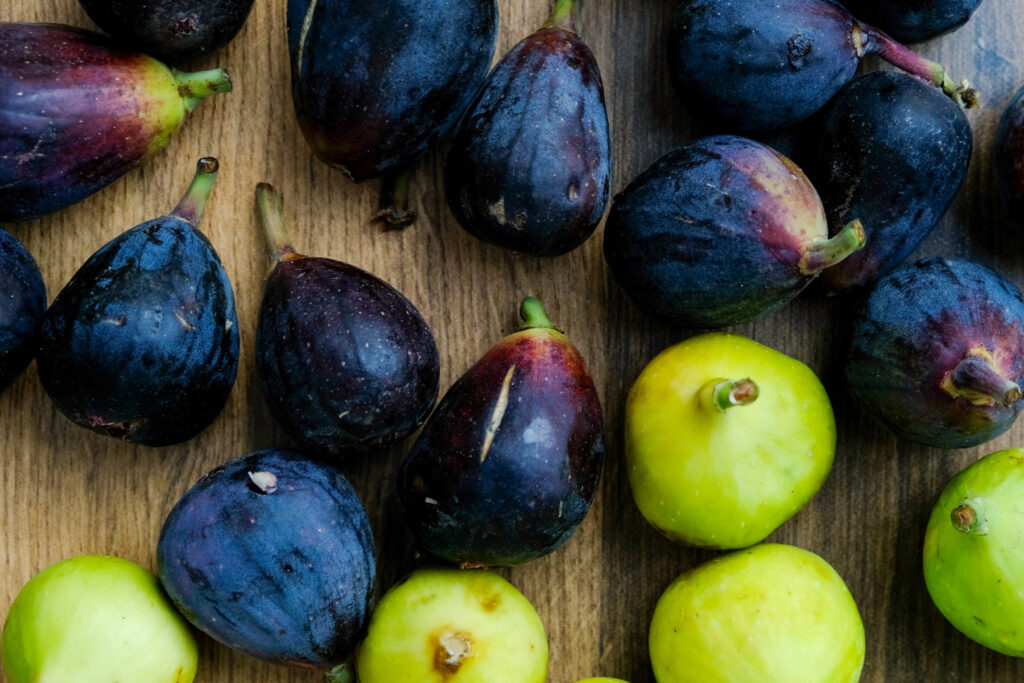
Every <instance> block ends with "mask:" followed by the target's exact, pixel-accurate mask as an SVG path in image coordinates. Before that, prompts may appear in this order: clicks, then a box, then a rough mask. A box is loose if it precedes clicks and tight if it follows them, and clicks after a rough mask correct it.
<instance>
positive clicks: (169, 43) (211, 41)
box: [78, 0, 253, 62]
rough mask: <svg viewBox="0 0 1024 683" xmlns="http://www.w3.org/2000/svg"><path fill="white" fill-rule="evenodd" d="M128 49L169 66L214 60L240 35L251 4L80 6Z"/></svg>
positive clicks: (230, 0)
mask: <svg viewBox="0 0 1024 683" xmlns="http://www.w3.org/2000/svg"><path fill="white" fill-rule="evenodd" d="M78 1H79V3H81V5H82V8H83V9H85V11H86V13H87V14H88V15H89V18H90V19H92V20H93V21H95V22H96V24H97V25H98V26H99V27H100V28H101V29H103V30H104V31H106V32H107V33H109V34H110V35H112V36H114V37H115V38H117V39H118V40H120V41H123V42H124V43H125V44H127V45H132V46H133V47H135V48H137V49H139V50H143V51H145V52H146V53H148V54H151V55H156V56H157V57H160V58H161V59H167V60H170V61H172V62H173V61H177V60H184V59H194V58H196V57H202V56H204V55H209V54H213V53H214V52H216V51H217V50H219V49H221V48H222V47H224V46H225V45H227V44H228V43H229V42H231V39H232V38H234V37H235V35H237V34H238V32H239V31H241V30H242V26H244V25H245V20H246V19H248V18H249V12H250V11H251V10H252V4H253V0H161V1H160V2H152V3H150V2H139V1H138V0H78Z"/></svg>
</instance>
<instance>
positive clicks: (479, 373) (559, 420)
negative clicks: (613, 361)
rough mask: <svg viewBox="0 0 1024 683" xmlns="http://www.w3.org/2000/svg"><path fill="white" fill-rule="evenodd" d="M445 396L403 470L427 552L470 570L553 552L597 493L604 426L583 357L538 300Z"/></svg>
mask: <svg viewBox="0 0 1024 683" xmlns="http://www.w3.org/2000/svg"><path fill="white" fill-rule="evenodd" d="M521 313H522V315H523V319H524V320H525V321H526V325H525V326H524V329H523V330H521V331H519V332H516V333H514V334H511V335H508V336H507V337H505V338H504V339H502V340H501V341H500V342H499V343H498V344H497V345H495V346H494V347H492V348H491V349H490V350H489V351H488V352H487V353H486V354H484V356H483V357H482V358H481V359H480V360H479V361H477V362H476V364H474V365H473V367H471V368H470V369H469V370H467V371H466V372H465V374H463V375H462V377H460V378H459V379H458V381H456V382H455V384H454V385H453V386H452V387H451V388H450V389H449V390H448V392H447V393H446V394H445V396H444V398H443V399H441V402H440V404H439V405H438V407H437V410H436V411H434V414H433V415H432V416H431V417H430V419H429V420H428V421H427V424H426V426H425V427H424V428H423V431H422V432H421V433H420V436H419V437H418V438H417V440H416V442H415V443H414V444H413V446H412V449H411V450H410V451H409V454H408V455H407V456H406V458H405V461H404V462H403V463H402V467H401V469H400V471H399V480H398V495H399V499H400V500H401V503H402V507H403V508H404V512H405V520H406V523H407V524H408V525H409V527H410V529H411V530H412V532H413V536H414V537H415V538H416V540H417V542H418V544H419V545H420V547H422V548H423V549H424V550H426V551H427V552H429V553H431V554H432V555H435V556H436V557H440V558H443V559H446V560H448V561H450V562H456V563H459V564H461V565H462V566H464V567H479V566H507V565H515V564H522V563H524V562H529V561H530V560H534V559H536V558H538V557H541V556H542V555H546V554H548V553H550V552H552V551H554V550H555V549H556V548H558V547H559V546H560V545H562V543H564V542H565V541H566V540H567V539H568V538H569V536H571V535H572V533H573V532H574V531H575V530H576V528H577V527H578V526H579V524H580V523H581V522H582V521H583V517H584V516H585V515H586V514H587V511H588V510H589V509H590V503H591V501H592V500H593V498H594V495H595V493H596V492H597V484H598V480H599V479H600V476H601V467H602V465H603V461H604V418H603V415H602V412H601V404H600V401H599V399H598V395H597V390H596V389H595V387H594V383H593V380H591V378H590V375H589V374H588V373H587V370H586V367H585V365H584V362H583V358H582V356H580V353H579V351H577V350H576V348H575V347H574V346H573V345H572V344H571V343H570V342H569V340H568V339H566V338H565V336H563V335H562V334H561V333H560V332H558V331H557V330H555V329H554V328H553V327H552V326H551V322H550V321H549V320H548V319H547V316H546V315H545V314H544V312H543V308H541V307H540V302H539V301H537V300H536V299H532V298H528V299H526V300H525V301H524V302H523V306H522V309H521Z"/></svg>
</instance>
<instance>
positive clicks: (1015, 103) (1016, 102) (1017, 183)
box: [993, 87, 1024, 225]
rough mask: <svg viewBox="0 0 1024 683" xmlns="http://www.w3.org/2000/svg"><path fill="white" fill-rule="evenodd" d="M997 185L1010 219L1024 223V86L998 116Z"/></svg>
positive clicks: (995, 146) (996, 142)
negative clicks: (1000, 115) (999, 116)
mask: <svg viewBox="0 0 1024 683" xmlns="http://www.w3.org/2000/svg"><path fill="white" fill-rule="evenodd" d="M993 157H994V159H995V162H994V163H995V172H996V173H995V175H996V187H998V188H999V193H1000V195H1001V197H1002V200H1003V203H1004V204H1005V205H1006V208H1007V213H1008V215H1009V216H1010V218H1011V220H1013V221H1015V222H1016V223H1017V224H1018V225H1024V87H1022V88H1021V89H1020V90H1018V91H1017V93H1016V94H1015V95H1014V96H1013V99H1012V100H1011V101H1010V104H1008V105H1007V106H1006V110H1005V111H1004V112H1003V115H1002V117H1001V118H1000V119H999V128H998V129H997V131H996V140H995V144H994V146H993Z"/></svg>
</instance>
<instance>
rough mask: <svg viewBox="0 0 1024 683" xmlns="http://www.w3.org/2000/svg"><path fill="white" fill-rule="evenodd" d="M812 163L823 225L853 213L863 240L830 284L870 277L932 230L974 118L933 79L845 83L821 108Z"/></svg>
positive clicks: (963, 171)
mask: <svg viewBox="0 0 1024 683" xmlns="http://www.w3.org/2000/svg"><path fill="white" fill-rule="evenodd" d="M816 138H817V143H816V148H817V149H816V153H815V155H814V158H815V159H816V163H814V164H812V166H811V168H809V169H808V174H809V176H810V178H811V181H812V182H813V183H814V187H815V188H817V190H818V193H819V194H820V195H821V201H822V203H823V204H824V205H825V213H826V215H827V216H828V223H829V228H830V229H831V230H832V231H833V232H838V231H839V230H840V229H841V228H842V226H844V225H845V224H846V223H847V222H849V221H850V220H852V219H854V218H859V219H860V220H861V221H863V223H864V231H865V232H866V233H867V246H865V248H864V249H861V250H860V251H858V252H857V253H855V254H851V255H850V257H849V258H847V259H846V260H845V261H843V262H842V263H840V264H838V265H836V267H835V268H829V269H828V270H826V271H825V272H824V273H823V274H822V276H821V279H822V282H823V283H824V284H825V286H826V287H828V288H830V289H831V290H833V291H844V290H848V289H852V288H856V287H863V286H867V285H870V284H873V283H874V282H875V281H876V280H877V279H878V278H879V277H880V276H882V275H884V274H885V273H887V272H889V271H890V270H892V269H893V268H895V267H896V266H898V265H899V264H900V263H901V262H902V261H903V260H904V259H905V258H906V257H907V256H908V255H910V252H912V251H913V250H914V249H915V248H917V246H918V245H919V244H920V243H921V242H922V241H923V240H924V238H926V237H927V236H928V234H929V233H930V232H931V231H932V228H934V227H935V225H936V224H937V223H938V222H939V220H940V219H941V218H942V216H943V214H944V213H945V212H946V209H947V208H949V205H950V204H951V203H952V202H953V199H954V198H955V197H956V193H957V191H958V190H959V189H960V185H961V184H962V183H963V180H964V177H965V176H966V175H967V165H968V162H970V160H971V148H972V146H973V138H972V135H971V126H970V124H969V123H968V122H967V117H966V116H964V113H963V111H962V110H961V109H960V107H958V106H956V105H955V104H954V103H953V102H952V101H951V100H950V99H949V98H948V97H944V96H943V95H942V93H940V92H939V91H938V90H937V89H935V88H933V87H931V86H929V85H927V84H925V83H922V82H921V81H920V80H919V79H917V78H914V77H913V76H908V75H907V74H905V73H902V72H899V71H876V72H874V73H870V74H867V75H866V76H861V77H860V78H857V79H855V80H853V81H850V82H849V83H847V84H846V85H844V86H843V87H842V89H841V90H840V91H839V93H838V94H837V95H836V96H835V97H834V98H833V99H832V101H831V102H829V103H828V105H827V106H826V107H825V110H824V111H823V112H822V116H821V123H820V128H819V129H818V134H817V136H816Z"/></svg>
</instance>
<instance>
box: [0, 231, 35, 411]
mask: <svg viewBox="0 0 1024 683" xmlns="http://www.w3.org/2000/svg"><path fill="white" fill-rule="evenodd" d="M45 312H46V285H45V284H44V283H43V274H42V273H40V272H39V266H38V265H36V261H35V259H34V258H32V254H30V253H29V251H28V249H26V248H25V247H24V246H23V245H22V244H21V242H19V241H18V240H17V239H16V238H15V237H14V236H13V235H11V234H10V233H9V232H7V231H6V230H3V229H0V394H2V393H3V392H4V390H6V389H7V387H9V386H10V385H11V383H12V382H13V381H14V380H15V379H16V378H17V377H18V375H20V374H21V373H22V372H23V371H24V370H25V368H26V367H28V364H29V363H30V362H31V361H32V357H33V356H34V355H35V353H36V337H37V335H38V333H39V326H40V324H41V323H42V321H43V314H44V313H45Z"/></svg>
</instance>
